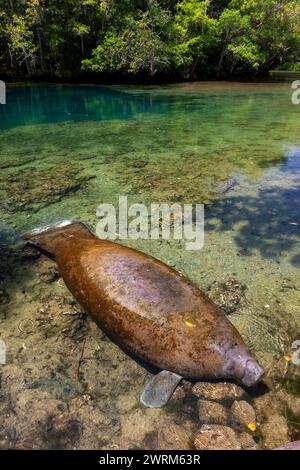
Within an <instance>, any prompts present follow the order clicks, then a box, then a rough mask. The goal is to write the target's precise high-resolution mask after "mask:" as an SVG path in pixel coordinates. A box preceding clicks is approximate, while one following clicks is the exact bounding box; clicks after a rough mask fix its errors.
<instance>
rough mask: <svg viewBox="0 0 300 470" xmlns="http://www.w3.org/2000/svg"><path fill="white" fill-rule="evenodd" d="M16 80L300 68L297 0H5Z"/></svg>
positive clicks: (1, 12)
mask: <svg viewBox="0 0 300 470" xmlns="http://www.w3.org/2000/svg"><path fill="white" fill-rule="evenodd" d="M0 42H1V53H0V74H1V77H3V78H6V79H8V80H16V79H17V80H26V79H27V80H28V79H41V80H42V79H53V80H60V79H73V80H74V79H75V80H76V79H84V77H91V76H92V77H95V78H96V79H99V80H101V78H103V77H107V76H110V77H113V76H115V77H118V78H121V79H124V80H126V79H127V80H130V79H139V78H140V79H148V80H155V79H157V78H158V77H160V78H168V79H179V80H193V79H212V78H214V79H215V78H228V77H231V78H234V77H253V76H260V75H263V74H266V73H267V72H268V71H269V70H270V69H273V68H275V67H279V68H282V69H289V70H300V63H299V56H300V53H299V43H300V2H299V1H298V0H206V1H201V0H200V1H199V0H81V1H80V0H23V1H22V0H18V1H17V0H0Z"/></svg>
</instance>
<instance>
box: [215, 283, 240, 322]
mask: <svg viewBox="0 0 300 470" xmlns="http://www.w3.org/2000/svg"><path fill="white" fill-rule="evenodd" d="M245 290H246V286H245V285H243V284H241V283H240V282H238V281H237V280H236V279H228V281H226V282H225V283H219V282H216V281H215V282H213V283H212V284H211V285H210V287H209V289H208V295H209V297H211V299H212V300H213V301H214V302H215V304H217V305H218V306H219V307H220V308H221V309H222V310H223V311H224V312H225V313H226V314H227V315H229V314H230V313H233V312H234V311H235V310H236V309H237V308H238V306H239V305H240V303H241V302H242V300H243V299H244V295H245Z"/></svg>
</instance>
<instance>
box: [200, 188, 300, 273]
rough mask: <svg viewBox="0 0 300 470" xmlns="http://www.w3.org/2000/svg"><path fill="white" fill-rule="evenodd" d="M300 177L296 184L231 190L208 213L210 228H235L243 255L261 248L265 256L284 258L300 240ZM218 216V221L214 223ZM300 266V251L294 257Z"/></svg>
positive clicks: (208, 225)
mask: <svg viewBox="0 0 300 470" xmlns="http://www.w3.org/2000/svg"><path fill="white" fill-rule="evenodd" d="M299 183H300V179H297V180H295V179H293V185H292V187H291V186H289V187H284V188H282V187H280V186H279V184H278V186H277V185H274V186H273V185H270V184H268V187H266V188H262V189H258V191H257V192H256V193H255V194H253V193H252V192H251V194H246V195H245V194H244V195H240V194H232V195H231V194H228V196H226V198H225V199H223V200H222V201H221V202H219V203H218V204H217V205H215V206H214V207H213V208H212V209H211V210H210V212H209V214H208V220H207V222H206V228H207V229H209V230H218V231H219V230H221V231H224V232H226V231H229V230H233V231H234V232H235V233H234V234H233V239H234V241H235V243H236V244H237V246H238V247H240V249H241V255H243V256H251V255H253V253H254V252H255V251H258V252H259V253H260V254H261V256H263V257H264V258H271V259H274V260H278V261H279V260H280V257H281V256H282V254H284V253H288V252H292V251H295V248H296V246H297V245H299V243H300V184H299ZM215 219H216V221H217V225H215V224H214V220H215ZM291 262H292V264H293V265H294V266H300V255H294V256H292V258H291Z"/></svg>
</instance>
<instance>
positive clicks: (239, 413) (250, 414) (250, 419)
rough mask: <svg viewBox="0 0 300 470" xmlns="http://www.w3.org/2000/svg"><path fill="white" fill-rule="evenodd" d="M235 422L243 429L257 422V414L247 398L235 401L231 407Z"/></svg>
mask: <svg viewBox="0 0 300 470" xmlns="http://www.w3.org/2000/svg"><path fill="white" fill-rule="evenodd" d="M231 418H232V421H233V424H234V425H235V426H237V427H239V428H241V429H243V428H245V429H246V428H247V427H248V426H249V425H251V424H255V423H256V414H255V410H254V408H253V406H251V405H250V403H248V402H246V401H245V400H240V401H237V400H236V401H235V402H234V403H233V405H232V407H231Z"/></svg>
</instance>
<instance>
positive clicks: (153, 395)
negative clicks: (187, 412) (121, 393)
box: [141, 370, 182, 408]
mask: <svg viewBox="0 0 300 470" xmlns="http://www.w3.org/2000/svg"><path fill="white" fill-rule="evenodd" d="M181 380H182V377H181V375H178V374H175V373H174V372H169V371H168V370H163V371H161V372H160V373H159V374H157V375H154V376H153V377H152V379H151V380H150V381H149V382H148V383H147V385H146V387H145V389H144V391H143V393H142V396H141V402H142V403H143V405H145V406H146V407H147V408H160V407H161V406H164V405H166V404H167V403H168V401H169V399H170V398H171V396H172V395H173V392H174V390H175V388H176V387H177V385H178V384H179V382H181Z"/></svg>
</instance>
